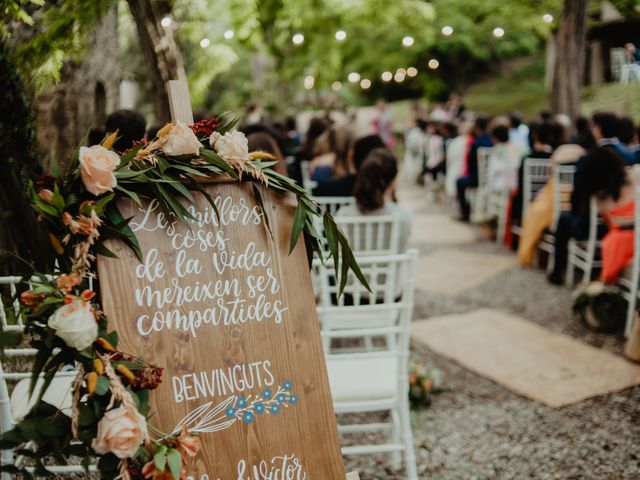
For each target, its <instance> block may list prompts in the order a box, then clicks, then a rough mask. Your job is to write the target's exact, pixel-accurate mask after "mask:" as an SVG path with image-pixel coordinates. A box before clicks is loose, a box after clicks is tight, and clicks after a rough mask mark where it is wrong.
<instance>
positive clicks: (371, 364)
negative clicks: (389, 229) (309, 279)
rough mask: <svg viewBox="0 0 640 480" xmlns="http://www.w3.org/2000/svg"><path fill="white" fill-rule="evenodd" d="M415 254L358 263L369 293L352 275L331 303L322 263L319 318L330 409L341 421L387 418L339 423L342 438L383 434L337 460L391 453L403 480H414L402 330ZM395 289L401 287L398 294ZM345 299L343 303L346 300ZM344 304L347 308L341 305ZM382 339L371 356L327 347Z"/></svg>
mask: <svg viewBox="0 0 640 480" xmlns="http://www.w3.org/2000/svg"><path fill="white" fill-rule="evenodd" d="M416 260H417V251H416V250H409V251H408V252H407V253H406V254H402V255H386V256H365V257H360V259H359V265H360V268H361V270H362V272H363V274H364V276H365V278H367V280H368V282H369V284H370V286H371V292H368V291H367V290H366V289H365V288H364V287H363V286H362V285H361V284H360V282H359V281H358V279H357V278H356V277H355V275H354V274H353V273H352V272H349V274H348V280H347V285H346V288H345V294H346V295H344V296H342V297H340V298H337V292H338V288H339V286H338V283H337V279H336V277H335V272H334V270H333V265H332V264H331V263H329V264H327V265H321V266H320V267H319V268H320V276H321V278H322V289H323V292H322V294H321V304H320V305H319V307H318V314H319V318H320V322H321V331H322V336H323V339H324V340H325V348H326V351H325V353H326V358H327V370H328V372H329V382H330V385H331V393H332V397H333V403H334V407H335V411H336V413H337V414H340V415H342V416H343V417H348V416H349V415H355V414H358V413H362V412H374V411H381V412H389V413H390V422H386V423H368V424H362V423H353V422H349V423H343V422H342V421H341V420H340V423H341V425H340V426H339V431H340V432H341V434H343V435H345V436H346V435H349V434H357V433H362V432H376V431H381V432H388V433H390V435H389V437H388V441H387V442H386V443H383V444H379V443H378V444H371V443H364V444H358V445H349V446H344V447H343V448H342V452H343V454H344V455H359V454H376V453H391V454H392V461H393V463H394V466H396V467H397V466H399V463H400V458H401V455H402V456H403V457H404V461H405V467H406V472H407V473H406V478H409V479H411V480H417V478H418V474H417V468H416V463H415V453H414V449H413V439H412V437H413V435H412V432H411V423H410V411H409V400H408V392H409V385H408V361H409V330H410V324H411V315H412V310H413V294H414V289H415V269H416ZM396 284H398V285H400V286H401V290H400V292H401V293H400V295H397V293H396V292H397V290H396ZM345 298H348V299H349V301H345ZM348 303H350V305H349V304H348ZM363 336H364V337H372V336H375V337H382V338H385V339H386V341H385V342H382V343H381V344H380V345H377V346H376V348H375V349H373V350H368V349H364V350H353V349H336V350H335V351H332V350H331V348H330V345H331V343H332V341H343V342H344V341H348V340H350V339H354V338H355V339H357V338H362V337H363Z"/></svg>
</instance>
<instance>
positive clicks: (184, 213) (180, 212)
mask: <svg viewBox="0 0 640 480" xmlns="http://www.w3.org/2000/svg"><path fill="white" fill-rule="evenodd" d="M156 188H157V189H158V192H159V193H160V195H161V196H162V199H163V200H164V204H165V206H166V207H168V208H169V210H170V211H171V212H172V213H174V214H175V215H176V216H177V217H178V218H179V219H180V220H182V221H185V220H186V219H190V220H195V218H194V217H193V215H192V214H191V213H190V212H189V211H188V210H187V209H186V208H184V206H183V205H182V204H181V203H180V202H179V201H178V200H176V199H175V198H174V197H173V195H171V194H170V193H169V192H168V191H167V190H166V189H165V188H164V187H163V186H162V185H160V184H158V185H156ZM161 203H162V202H161Z"/></svg>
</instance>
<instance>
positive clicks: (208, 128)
mask: <svg viewBox="0 0 640 480" xmlns="http://www.w3.org/2000/svg"><path fill="white" fill-rule="evenodd" d="M189 128H191V130H193V133H195V134H196V137H198V138H203V137H208V136H209V135H211V134H212V133H213V132H215V131H216V130H217V129H218V117H213V118H210V119H209V120H201V121H199V122H196V123H194V124H193V125H189Z"/></svg>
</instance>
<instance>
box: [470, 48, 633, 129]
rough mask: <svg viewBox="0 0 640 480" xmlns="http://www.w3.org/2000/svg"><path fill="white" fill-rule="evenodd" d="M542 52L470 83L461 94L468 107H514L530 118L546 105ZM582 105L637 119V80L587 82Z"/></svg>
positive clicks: (495, 111)
mask: <svg viewBox="0 0 640 480" xmlns="http://www.w3.org/2000/svg"><path fill="white" fill-rule="evenodd" d="M544 63H545V62H544V56H543V55H537V56H534V57H530V58H525V59H520V60H518V61H516V62H514V63H513V64H511V65H508V66H507V67H506V68H504V69H503V72H501V73H497V74H495V75H493V76H491V77H489V78H487V79H485V80H482V81H480V82H478V83H475V84H473V85H471V86H470V87H469V88H468V89H467V91H466V92H465V94H464V103H465V105H466V106H467V108H469V109H471V110H475V111H478V112H484V113H487V114H490V115H499V114H504V113H508V112H510V111H513V110H517V111H519V112H521V113H522V115H523V117H524V118H526V119H530V118H533V117H535V116H536V115H537V114H538V113H539V112H540V111H541V110H544V109H548V108H549V96H548V94H547V92H546V91H545V87H544ZM582 98H583V104H582V109H583V111H584V113H585V114H587V115H589V114H591V113H593V112H594V111H599V110H600V111H602V110H608V111H615V112H617V113H620V114H624V115H630V116H631V117H633V118H634V119H635V120H636V121H640V82H634V83H632V84H629V85H621V84H617V83H616V84H614V83H607V84H601V85H590V86H588V87H585V88H584V90H583V92H582Z"/></svg>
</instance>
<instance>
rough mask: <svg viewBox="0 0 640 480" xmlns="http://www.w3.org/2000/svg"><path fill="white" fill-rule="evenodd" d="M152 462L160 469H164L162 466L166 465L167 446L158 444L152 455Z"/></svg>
mask: <svg viewBox="0 0 640 480" xmlns="http://www.w3.org/2000/svg"><path fill="white" fill-rule="evenodd" d="M153 463H154V464H155V466H156V468H157V469H158V470H160V471H164V467H165V466H166V465H167V446H166V445H160V447H158V451H157V452H156V454H155V455H154V456H153Z"/></svg>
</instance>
